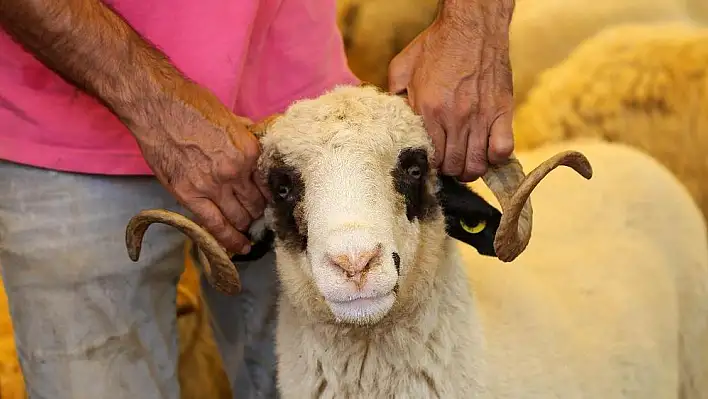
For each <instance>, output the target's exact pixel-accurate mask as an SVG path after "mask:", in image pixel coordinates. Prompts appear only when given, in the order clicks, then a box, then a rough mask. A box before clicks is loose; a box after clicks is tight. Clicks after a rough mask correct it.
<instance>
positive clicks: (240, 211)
mask: <svg viewBox="0 0 708 399" xmlns="http://www.w3.org/2000/svg"><path fill="white" fill-rule="evenodd" d="M216 205H217V206H218V207H219V209H220V210H221V213H222V214H223V215H224V216H225V217H226V220H227V221H228V222H229V223H230V224H231V226H233V227H235V228H236V230H238V231H241V232H243V231H247V230H248V226H250V225H251V222H252V221H253V219H252V218H251V214H250V213H249V212H248V210H246V207H245V206H244V205H243V204H242V202H241V201H240V200H239V198H237V197H236V194H235V193H234V190H233V187H231V186H229V185H226V186H224V188H223V189H222V192H221V196H220V197H219V200H218V201H217V202H216Z"/></svg>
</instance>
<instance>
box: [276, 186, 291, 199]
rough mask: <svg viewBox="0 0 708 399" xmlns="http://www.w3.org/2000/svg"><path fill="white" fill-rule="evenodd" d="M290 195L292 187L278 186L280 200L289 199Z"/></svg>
mask: <svg viewBox="0 0 708 399" xmlns="http://www.w3.org/2000/svg"><path fill="white" fill-rule="evenodd" d="M288 194H290V187H288V186H286V185H284V184H282V185H280V186H278V195H279V196H280V198H288Z"/></svg>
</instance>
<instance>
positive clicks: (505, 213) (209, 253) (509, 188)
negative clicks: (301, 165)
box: [125, 115, 592, 295]
mask: <svg viewBox="0 0 708 399" xmlns="http://www.w3.org/2000/svg"><path fill="white" fill-rule="evenodd" d="M277 117H278V115H273V116H271V117H269V118H267V119H265V120H263V121H262V122H260V123H257V124H254V125H251V126H250V127H249V130H250V131H251V132H252V133H253V134H254V135H255V136H256V137H258V138H259V139H260V138H261V137H262V136H263V135H264V134H265V132H266V130H267V128H268V126H269V125H270V124H271V123H272V121H274V120H275V119H276V118H277ZM561 165H563V166H567V167H570V168H572V169H573V170H575V171H576V172H577V173H579V174H580V175H581V176H583V177H584V178H586V179H590V178H591V177H592V166H591V165H590V162H589V161H588V159H587V158H586V157H585V155H583V154H582V153H580V152H577V151H563V152H560V153H558V154H556V155H555V156H553V157H551V158H549V159H548V160H546V161H545V162H543V163H542V164H541V165H539V166H537V167H536V168H535V169H534V170H533V171H531V173H529V174H528V175H527V176H525V175H524V172H523V168H522V167H521V164H520V163H519V161H518V159H516V157H515V156H514V155H512V156H511V157H510V158H509V160H508V161H507V162H505V163H503V164H499V165H491V166H490V168H489V170H488V171H487V173H486V174H485V175H484V176H482V179H483V180H484V182H485V184H486V185H487V186H488V187H489V189H490V190H491V191H492V193H493V194H494V196H495V197H496V198H497V200H498V201H499V203H500V205H501V208H502V217H501V221H500V222H499V228H498V229H497V232H496V236H495V237H494V249H495V251H496V255H497V257H498V258H499V259H500V260H501V261H503V262H510V261H512V260H514V259H516V257H517V256H519V255H520V254H521V253H522V252H523V251H524V249H526V246H527V245H528V243H529V240H530V239H531V225H532V223H531V222H532V217H533V209H532V208H531V200H530V199H529V195H530V194H531V192H532V191H533V189H534V188H535V187H536V185H538V183H539V182H540V181H541V180H542V179H543V178H544V177H545V176H546V175H547V174H548V173H550V172H551V171H552V170H553V169H555V168H556V167H558V166H561ZM152 223H163V224H167V225H170V226H173V227H175V228H177V229H179V230H180V231H182V232H183V233H184V234H185V235H187V236H188V237H189V238H190V239H191V240H192V241H193V242H194V245H196V246H197V248H198V249H199V250H198V251H197V253H198V254H199V255H198V256H199V260H200V262H201V264H202V265H203V268H204V274H205V276H206V278H207V280H208V281H209V283H210V284H211V285H212V286H214V288H216V289H217V290H219V291H221V292H223V293H225V294H227V295H234V294H236V293H238V292H240V290H241V281H240V279H239V275H238V272H237V271H236V267H235V266H234V264H233V262H232V261H231V257H232V256H233V254H231V253H228V252H227V251H225V250H224V249H223V248H222V247H221V245H219V243H218V242H217V241H216V239H215V238H214V237H213V236H212V235H211V234H209V233H208V232H206V230H204V229H203V228H201V227H200V226H199V225H197V224H196V223H194V222H193V221H191V220H189V219H188V218H186V217H184V216H182V215H180V214H177V213H174V212H170V211H167V210H164V209H150V210H144V211H141V212H140V213H138V214H137V215H135V216H133V218H131V219H130V222H129V223H128V225H127V227H126V232H125V242H126V246H127V249H128V255H129V256H130V259H131V260H133V261H134V262H135V261H137V260H138V258H139V256H140V249H141V245H142V240H143V236H144V234H145V231H146V230H147V228H148V227H149V226H150V225H151V224H152Z"/></svg>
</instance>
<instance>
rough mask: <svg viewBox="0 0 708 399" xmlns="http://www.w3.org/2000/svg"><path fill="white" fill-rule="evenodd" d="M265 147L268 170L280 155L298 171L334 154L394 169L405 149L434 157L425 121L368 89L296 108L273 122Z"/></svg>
mask: <svg viewBox="0 0 708 399" xmlns="http://www.w3.org/2000/svg"><path fill="white" fill-rule="evenodd" d="M262 144H263V149H264V152H263V154H264V158H265V159H264V160H263V161H264V163H265V165H263V166H264V167H266V168H267V167H268V164H269V163H270V162H269V161H268V160H269V158H273V157H275V156H276V154H277V158H278V160H279V161H285V162H286V163H288V164H290V165H292V166H294V167H296V168H307V167H308V165H311V163H312V162H313V160H320V159H323V158H326V157H328V156H329V155H333V154H335V153H336V154H338V155H339V156H347V155H352V156H356V157H357V159H361V160H362V161H363V162H367V163H371V162H376V163H384V164H387V163H390V164H392V165H391V166H393V164H395V162H396V159H397V157H398V154H399V152H400V151H401V150H403V149H405V148H411V147H415V148H425V149H427V150H428V152H429V154H430V156H432V145H431V141H430V138H429V137H428V135H427V133H426V131H425V129H424V127H423V123H422V119H421V118H420V117H419V116H417V115H415V113H414V112H413V111H412V109H411V108H410V107H409V106H408V104H406V102H405V101H404V100H403V99H402V98H400V97H398V96H393V95H389V94H385V93H382V92H379V91H378V90H376V89H374V88H369V87H366V88H363V87H350V86H346V87H339V88H336V89H334V90H332V91H331V92H329V93H326V94H324V95H322V96H320V97H318V98H316V99H311V100H302V101H299V102H296V103H294V104H293V105H292V106H291V107H290V108H289V109H288V110H287V111H286V112H285V113H284V114H283V115H282V116H281V117H279V118H278V119H277V120H276V121H274V122H273V124H272V125H271V126H270V128H269V129H268V133H267V134H266V136H265V137H264V138H263V140H262Z"/></svg>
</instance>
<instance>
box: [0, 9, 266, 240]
mask: <svg viewBox="0 0 708 399" xmlns="http://www.w3.org/2000/svg"><path fill="white" fill-rule="evenodd" d="M0 26H2V28H4V30H5V31H7V32H8V33H9V34H10V36H12V37H13V38H14V39H15V40H16V41H17V42H18V43H20V44H21V45H22V46H23V47H24V48H25V49H27V51H28V52H30V53H32V54H33V55H34V56H35V57H36V58H37V59H39V60H40V61H41V62H42V63H43V64H44V65H46V66H47V67H48V68H51V69H52V70H54V71H55V72H56V73H57V74H59V75H60V76H62V77H63V78H64V79H65V80H66V81H68V82H71V83H72V84H73V85H75V86H76V87H78V88H80V89H82V90H83V91H85V92H87V93H89V94H90V95H93V96H94V97H96V98H97V99H98V100H100V101H101V102H102V103H103V104H104V105H105V106H106V107H107V108H108V109H110V110H111V111H112V112H113V113H114V114H115V115H116V116H117V117H118V118H119V119H120V120H121V121H122V122H123V123H124V124H125V125H126V126H127V127H128V129H129V130H130V131H131V132H132V133H133V136H135V138H136V140H137V142H138V145H139V146H140V149H141V151H142V153H143V156H144V158H145V160H146V161H147V163H148V164H149V165H150V167H151V169H152V170H153V171H154V172H155V176H156V177H157V178H158V179H159V180H160V182H161V183H162V184H163V185H164V186H165V187H166V188H167V189H168V190H170V192H171V193H172V194H173V195H174V196H175V197H176V198H177V199H178V200H179V201H180V202H181V203H182V204H183V205H185V206H186V207H187V208H188V209H189V210H191V211H192V212H193V213H194V214H195V216H196V217H197V219H198V220H199V221H200V222H201V224H202V225H204V226H205V227H206V228H207V229H208V230H209V231H210V232H211V233H212V234H214V235H215V236H216V238H217V239H219V241H220V242H221V243H222V245H224V246H226V247H227V248H228V249H230V250H232V251H235V252H243V251H246V252H247V251H248V250H249V241H248V239H247V237H245V236H244V235H243V234H242V233H240V232H243V231H246V229H247V228H248V226H249V225H250V223H251V221H252V220H254V219H255V218H257V217H258V216H259V215H260V214H261V212H262V209H263V205H264V198H263V195H262V191H263V190H265V189H264V188H262V187H259V184H260V186H262V182H260V181H257V180H254V178H253V177H252V174H253V171H254V170H255V165H256V160H257V158H258V155H259V152H260V149H259V146H258V141H257V140H256V138H255V137H254V136H253V135H252V134H251V133H250V132H249V131H248V130H247V129H246V126H245V125H246V124H247V123H248V121H245V120H244V119H243V118H238V117H237V116H235V115H233V114H232V113H231V111H230V110H229V109H227V108H226V107H225V106H224V105H223V104H222V103H221V102H220V101H219V99H218V98H217V97H216V96H215V95H214V94H213V93H212V92H211V91H209V90H208V89H206V88H204V87H201V86H199V85H197V84H196V83H194V82H192V81H190V80H189V79H188V78H187V77H185V76H183V75H182V74H181V73H180V72H179V71H178V70H177V68H176V67H174V66H173V65H171V63H170V62H169V60H168V59H167V57H166V56H165V55H164V54H162V53H161V52H160V51H158V50H157V49H156V48H154V47H153V46H151V45H150V44H149V43H148V42H147V41H146V40H145V39H143V38H142V37H141V36H140V35H139V34H138V33H137V32H136V31H135V30H134V29H132V28H131V27H130V26H129V25H128V23H127V22H126V21H125V20H124V19H123V18H121V17H120V16H119V15H118V14H117V13H115V12H113V11H112V10H111V9H110V8H109V7H108V6H106V5H105V4H103V3H102V2H101V1H100V0H0Z"/></svg>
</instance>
